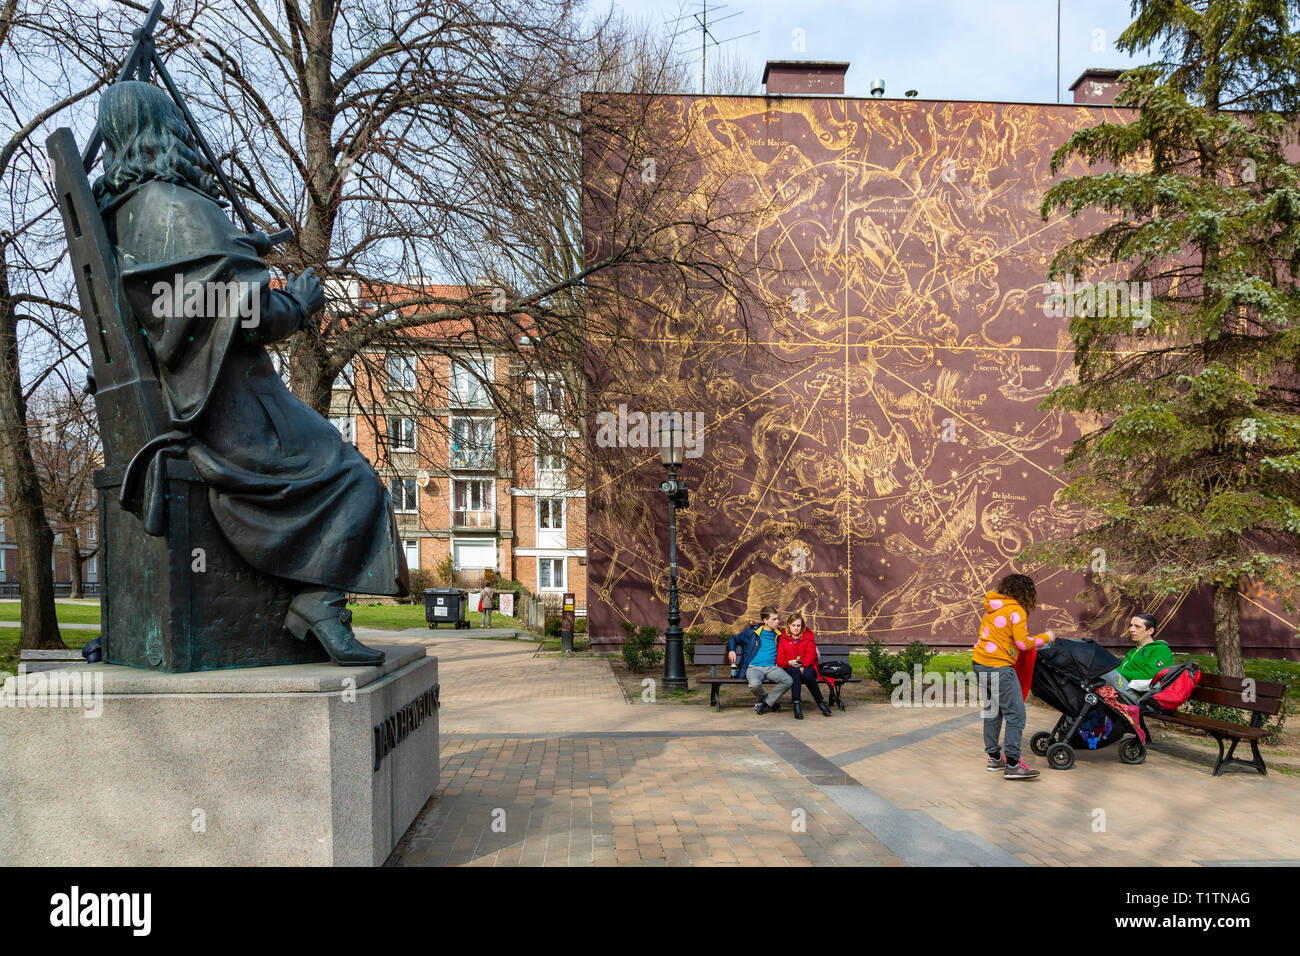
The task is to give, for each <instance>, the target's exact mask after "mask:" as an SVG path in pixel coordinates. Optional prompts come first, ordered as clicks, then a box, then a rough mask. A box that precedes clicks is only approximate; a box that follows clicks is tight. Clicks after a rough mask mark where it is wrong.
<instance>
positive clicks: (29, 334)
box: [0, 0, 129, 649]
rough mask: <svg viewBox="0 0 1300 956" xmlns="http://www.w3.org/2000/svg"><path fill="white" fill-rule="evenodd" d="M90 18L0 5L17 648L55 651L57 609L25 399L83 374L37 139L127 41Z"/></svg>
mask: <svg viewBox="0 0 1300 956" xmlns="http://www.w3.org/2000/svg"><path fill="white" fill-rule="evenodd" d="M88 11H89V12H90V13H94V10H93V7H91V6H90V5H88V4H84V3H83V4H71V3H67V2H62V0H51V2H48V3H42V4H22V3H19V2H18V0H6V2H4V4H3V8H0V124H2V126H0V195H2V196H3V202H0V206H2V207H3V212H2V213H0V215H3V216H4V217H5V221H4V223H3V226H2V227H0V473H3V476H4V484H5V494H6V498H7V506H8V513H9V516H10V519H11V521H12V526H13V530H14V538H15V540H16V542H17V545H18V572H19V580H20V582H21V585H22V595H23V601H22V627H21V635H20V639H19V647H20V648H22V649H28V648H42V647H55V648H58V647H63V646H64V645H63V642H62V640H61V639H60V637H59V629H58V624H57V621H56V619H55V611H54V580H53V575H52V568H51V558H52V550H53V540H54V532H53V531H52V530H51V528H50V525H49V522H48V521H47V520H46V511H45V500H44V497H43V495H42V490H41V482H40V475H39V472H38V469H37V467H36V463H35V461H34V459H33V455H32V449H31V442H30V438H31V435H32V432H33V428H32V424H33V423H32V422H30V421H29V420H28V415H27V402H28V400H29V399H30V397H31V395H32V393H33V391H34V390H35V389H37V388H39V387H40V386H41V385H42V383H44V382H46V381H47V380H49V379H50V378H51V377H53V378H54V379H55V380H60V379H61V380H62V382H63V385H64V387H65V388H71V387H72V382H71V378H72V377H73V376H74V374H75V373H74V372H73V371H71V370H70V366H69V362H71V368H72V369H78V368H79V369H84V368H85V365H84V360H81V359H78V358H77V356H78V355H79V354H80V353H82V352H83V351H84V345H85V337H84V332H83V331H82V329H81V322H80V319H79V316H78V311H77V307H76V304H75V296H74V295H73V294H72V291H71V285H72V284H71V281H70V279H69V277H68V276H67V275H66V273H65V272H61V271H60V269H59V264H60V262H61V260H62V259H63V257H64V255H65V253H66V248H65V247H64V242H63V224H62V221H61V220H60V217H59V215H58V212H57V211H56V207H55V205H54V198H53V191H52V187H51V184H50V181H49V180H50V177H49V172H48V169H49V167H48V164H47V161H46V158H45V152H44V138H45V135H47V134H48V133H49V132H50V130H51V127H52V126H53V125H54V124H55V123H57V122H73V120H71V119H70V118H69V117H70V115H71V113H72V112H73V109H74V107H76V106H77V105H78V104H84V103H85V102H86V101H87V99H88V98H89V97H91V96H92V95H93V94H94V93H96V92H97V91H98V90H99V89H100V88H101V87H102V86H103V85H104V83H105V80H104V79H103V77H106V76H110V75H112V71H113V69H114V67H113V62H112V60H113V51H114V50H117V49H122V48H124V46H125V45H126V42H127V37H128V36H129V34H128V33H126V32H124V31H123V30H122V29H121V28H120V27H119V26H115V24H114V22H113V21H112V20H111V18H108V17H98V16H87V13H88ZM127 29H129V27H128V28H127ZM74 37H75V43H74V42H73V41H72V38H74ZM82 115H83V124H82V125H83V127H84V125H85V124H84V112H83V114H82ZM77 384H78V386H79V384H80V383H79V382H78V383H77Z"/></svg>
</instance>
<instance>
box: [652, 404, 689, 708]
mask: <svg viewBox="0 0 1300 956" xmlns="http://www.w3.org/2000/svg"><path fill="white" fill-rule="evenodd" d="M659 454H660V455H661V456H662V457H663V462H664V467H665V468H667V469H668V480H667V481H664V482H662V483H661V484H660V485H659V490H660V491H662V492H663V493H664V494H666V495H667V496H668V574H669V582H670V583H669V587H668V629H667V630H666V631H664V690H666V691H674V690H686V658H685V655H684V654H683V651H682V615H681V610H680V609H679V608H678V606H677V509H678V508H689V507H690V496H689V495H688V494H687V492H686V482H685V481H684V480H683V479H681V478H678V477H677V469H678V468H680V467H681V466H682V427H681V425H680V424H678V422H677V421H676V416H672V415H670V416H667V420H666V421H664V422H663V423H662V424H661V425H660V427H659Z"/></svg>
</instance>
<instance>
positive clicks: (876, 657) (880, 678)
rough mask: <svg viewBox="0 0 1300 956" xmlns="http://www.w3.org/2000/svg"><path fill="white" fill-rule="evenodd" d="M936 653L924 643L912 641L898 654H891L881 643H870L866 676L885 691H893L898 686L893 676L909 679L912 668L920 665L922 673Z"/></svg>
mask: <svg viewBox="0 0 1300 956" xmlns="http://www.w3.org/2000/svg"><path fill="white" fill-rule="evenodd" d="M936 653H937V652H936V651H933V650H931V649H930V648H929V646H927V645H926V644H925V643H923V642H921V641H913V642H912V643H911V644H908V645H907V647H905V648H903V649H902V650H901V651H900V652H899V653H897V654H891V653H889V651H887V650H886V649H885V645H884V642H883V641H872V642H871V644H870V646H869V647H868V648H867V676H868V677H869V678H871V679H872V680H874V681H875V682H876V683H877V684H879V685H880V686H881V687H883V688H884V689H885V690H893V689H894V688H895V687H896V686H898V685H897V684H896V683H895V681H894V679H893V677H894V675H895V674H897V673H900V672H901V673H904V674H907V675H909V679H910V675H911V674H912V671H913V668H915V667H916V665H917V664H920V665H921V670H922V671H924V670H925V668H926V666H927V665H928V664H929V663H930V661H931V660H933V659H934V655H935V654H936Z"/></svg>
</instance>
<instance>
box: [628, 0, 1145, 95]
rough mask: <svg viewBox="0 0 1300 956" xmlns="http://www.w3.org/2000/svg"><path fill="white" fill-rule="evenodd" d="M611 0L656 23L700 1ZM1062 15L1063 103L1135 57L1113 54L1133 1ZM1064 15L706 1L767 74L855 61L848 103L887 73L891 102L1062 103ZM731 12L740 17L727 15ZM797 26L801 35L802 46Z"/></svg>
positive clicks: (932, 5)
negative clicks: (813, 63) (1079, 84)
mask: <svg viewBox="0 0 1300 956" xmlns="http://www.w3.org/2000/svg"><path fill="white" fill-rule="evenodd" d="M609 2H612V3H613V4H614V6H615V7H616V8H618V9H620V10H622V11H624V12H625V13H627V14H629V15H630V16H633V17H635V18H638V19H642V18H653V19H654V20H655V21H657V22H660V23H662V22H665V21H668V20H673V19H675V18H677V17H679V16H682V15H687V16H689V15H691V14H694V13H698V12H700V11H701V10H702V8H703V6H704V4H703V2H702V0H692V2H683V0H609ZM1060 8H1061V90H1060V97H1061V100H1062V101H1064V102H1069V101H1071V99H1072V96H1071V94H1070V93H1069V92H1067V88H1068V87H1069V85H1070V84H1071V83H1072V82H1074V80H1075V79H1076V78H1077V77H1078V76H1079V74H1080V73H1082V72H1083V71H1084V70H1085V69H1086V68H1088V67H1093V66H1098V67H1115V68H1123V67H1125V66H1128V65H1130V64H1131V63H1132V62H1133V61H1132V60H1130V58H1129V57H1127V56H1126V55H1124V54H1122V53H1120V52H1119V51H1118V50H1116V49H1115V40H1116V38H1117V37H1118V36H1119V35H1120V33H1121V32H1123V30H1124V29H1125V28H1126V27H1127V26H1128V25H1129V23H1130V22H1131V17H1130V15H1129V9H1130V2H1129V0H1062V2H1061V4H1060ZM1056 10H1057V0H838V2H836V0H728V2H727V3H725V4H723V3H717V4H715V3H713V2H709V21H710V24H711V29H710V32H711V33H713V35H714V36H715V37H716V38H717V39H718V40H726V39H727V38H728V37H734V36H738V35H740V34H746V33H750V32H751V31H755V30H756V31H758V32H757V34H756V35H753V36H746V37H743V38H741V39H737V40H735V41H733V42H731V43H727V44H724V49H726V50H728V51H730V52H731V53H732V54H733V55H739V56H740V57H742V58H743V59H745V60H747V61H749V62H750V63H751V64H752V65H753V67H754V68H755V69H756V70H757V71H758V76H760V77H761V76H762V72H763V64H764V63H766V62H767V61H768V60H789V59H806V60H847V61H848V62H849V63H850V64H851V65H850V66H849V72H848V75H847V77H846V78H845V93H846V94H847V95H849V96H868V95H869V94H870V92H871V81H872V80H873V79H875V78H877V77H879V78H883V79H884V80H885V95H886V96H902V95H903V92H904V91H905V90H909V89H915V90H917V91H918V92H919V94H920V97H921V98H922V99H953V100H1011V101H1023V102H1033V103H1051V102H1054V101H1055V100H1056V97H1057V93H1056ZM730 14H739V16H733V17H732V18H731V19H729V20H722V19H721V18H723V17H726V16H728V15H730ZM713 24H716V30H714V29H712V25H713ZM674 28H682V29H685V30H690V31H691V33H690V35H689V38H688V37H687V36H683V37H682V40H681V42H682V43H684V44H690V45H691V46H692V47H693V49H694V50H696V51H698V50H699V47H700V38H701V32H702V31H701V30H700V27H699V25H698V24H697V23H694V22H691V21H686V22H684V23H678V24H676V25H675V27H674ZM796 31H802V41H803V49H802V50H800V49H798V48H797V44H798V42H799V39H800V36H801V35H800V34H799V33H797V32H796ZM710 49H711V50H716V49H717V48H714V47H712V46H711V47H710ZM713 55H714V54H713V53H710V59H712V57H713ZM1142 60H1145V58H1142V59H1141V60H1139V62H1141V61H1142ZM696 68H697V69H698V62H697V67H696Z"/></svg>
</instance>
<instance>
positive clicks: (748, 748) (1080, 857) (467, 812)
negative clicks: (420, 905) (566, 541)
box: [363, 631, 1300, 866]
mask: <svg viewBox="0 0 1300 956" xmlns="http://www.w3.org/2000/svg"><path fill="white" fill-rule="evenodd" d="M383 633H384V639H383V640H380V639H379V634H378V633H372V634H371V635H370V636H371V637H372V639H375V640H376V643H384V642H386V643H393V642H395V641H394V637H393V632H391V631H390V632H383ZM363 639H364V638H363ZM396 641H409V642H420V643H425V644H427V645H429V653H430V654H433V655H435V656H437V657H438V658H439V661H440V674H441V682H442V702H443V703H442V711H441V730H442V754H441V758H442V785H441V787H440V788H439V790H438V792H437V794H436V795H435V797H434V799H433V800H431V801H430V802H429V804H428V805H427V806H426V807H425V809H424V811H423V813H422V814H421V815H420V816H419V818H417V820H416V822H415V824H414V825H413V826H412V827H411V829H410V830H409V831H408V832H407V834H406V836H405V838H404V839H403V840H402V841H401V843H400V844H399V845H398V847H397V849H396V850H395V851H394V852H393V854H392V856H391V857H390V859H389V863H390V864H395V865H400V866H421V865H435V866H437V865H456V866H460V865H471V866H494V865H495V866H509V865H526V866H528V865H536V866H541V865H545V866H557V865H558V866H564V865H569V866H590V865H615V864H620V865H621V864H632V865H647V866H663V865H692V866H712V865H724V864H753V865H758V864H766V865H789V866H807V865H826V864H851V865H866V866H898V865H925V864H931V865H934V864H937V865H1017V864H1027V865H1035V866H1037V865H1051V866H1064V865H1073V864H1091V865H1107V866H1116V865H1118V866H1126V865H1152V864H1156V865H1197V864H1199V865H1205V866H1222V865H1252V864H1253V865H1261V864H1268V865H1278V864H1290V865H1300V822H1298V821H1297V819H1296V814H1295V809H1296V807H1297V806H1300V776H1297V775H1296V774H1295V773H1294V772H1288V768H1287V764H1286V762H1285V761H1277V762H1274V761H1273V760H1270V767H1271V768H1272V769H1271V772H1270V774H1269V775H1268V776H1267V777H1262V776H1258V775H1256V774H1254V773H1241V772H1235V771H1230V772H1228V773H1226V774H1225V775H1224V776H1222V777H1219V778H1217V779H1216V778H1214V777H1212V776H1211V775H1210V770H1211V761H1210V760H1208V758H1206V757H1205V756H1204V755H1203V754H1201V753H1198V752H1196V751H1195V750H1192V749H1190V748H1188V747H1185V746H1178V745H1173V744H1171V743H1170V742H1168V741H1159V740H1158V741H1157V742H1156V743H1155V745H1154V746H1153V748H1152V751H1151V753H1150V756H1149V757H1148V758H1147V761H1146V762H1145V763H1144V764H1142V765H1140V766H1126V765H1124V764H1122V763H1120V762H1119V760H1118V759H1117V757H1116V755H1115V753H1114V752H1113V750H1111V751H1100V752H1097V753H1087V752H1081V753H1080V754H1079V757H1078V762H1077V764H1076V765H1075V767H1074V769H1072V770H1069V771H1060V772H1058V771H1051V770H1047V769H1046V767H1045V766H1044V762H1043V761H1041V760H1034V759H1033V758H1032V757H1031V758H1030V760H1031V762H1032V763H1033V765H1034V766H1037V767H1039V768H1041V769H1043V775H1042V778H1041V779H1039V780H1037V781H1033V782H1011V781H1006V780H1003V779H1002V778H1001V776H1000V775H996V774H990V773H987V772H986V771H985V770H984V766H983V764H984V761H983V753H982V747H981V737H980V726H979V722H980V717H979V713H978V711H977V710H974V709H961V710H956V709H953V708H946V709H945V708H895V707H892V706H890V705H889V704H888V703H887V702H886V701H883V700H872V701H850V702H848V704H847V707H848V709H847V710H846V711H845V712H843V713H841V712H838V711H837V712H836V713H835V714H834V716H833V717H831V718H825V717H822V716H821V715H820V714H818V713H817V712H816V710H815V709H814V708H812V707H809V708H808V709H807V711H806V719H805V720H802V721H796V720H794V719H793V717H792V715H791V714H790V712H789V707H788V706H787V707H786V708H784V709H783V711H782V712H781V713H777V714H769V715H766V716H763V717H759V716H757V715H756V714H754V712H753V710H752V709H751V708H750V707H749V706H747V704H746V702H745V695H744V694H743V693H742V692H739V691H732V692H730V694H729V695H728V697H727V706H726V707H725V708H724V709H723V711H722V712H721V713H714V712H713V711H711V710H710V709H709V708H708V707H707V706H706V705H693V704H670V703H654V704H651V703H643V702H642V701H641V700H639V699H636V700H634V701H628V700H627V699H626V698H625V695H624V693H623V692H622V690H621V689H620V684H619V681H618V680H617V679H616V678H615V676H614V674H613V672H612V670H611V668H610V664H609V662H608V661H606V660H602V659H593V658H582V657H578V658H573V659H570V660H561V659H557V658H553V657H550V658H538V657H536V656H535V654H536V650H537V645H536V644H534V643H527V642H523V641H519V642H513V641H490V640H475V639H467V638H463V637H450V636H427V632H426V634H425V635H421V634H420V632H419V631H407V632H401V634H400V635H399V636H398V637H397V638H396ZM1048 721H1049V718H1048V716H1047V712H1046V711H1044V710H1042V709H1040V708H1036V707H1031V709H1030V714H1029V726H1028V728H1027V736H1028V734H1029V733H1032V732H1034V731H1037V730H1043V729H1048ZM1292 766H1294V763H1293V764H1292Z"/></svg>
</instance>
